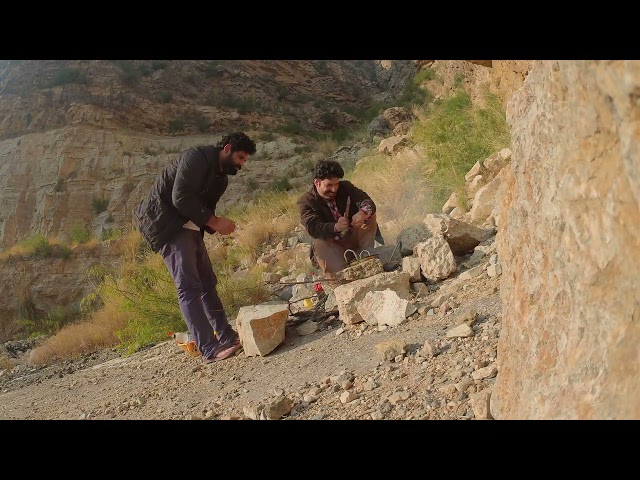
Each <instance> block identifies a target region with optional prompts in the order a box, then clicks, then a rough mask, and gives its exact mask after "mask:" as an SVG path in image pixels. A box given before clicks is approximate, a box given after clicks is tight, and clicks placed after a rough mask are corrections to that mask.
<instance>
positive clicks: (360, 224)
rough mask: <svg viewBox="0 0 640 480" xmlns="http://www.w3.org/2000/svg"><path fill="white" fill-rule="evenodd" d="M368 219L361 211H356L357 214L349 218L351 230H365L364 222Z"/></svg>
mask: <svg viewBox="0 0 640 480" xmlns="http://www.w3.org/2000/svg"><path fill="white" fill-rule="evenodd" d="M367 218H369V216H368V215H367V214H366V213H364V212H363V211H362V210H358V213H356V214H354V215H353V217H351V225H352V226H353V228H367V226H366V225H365V223H364V221H365V220H366V219H367Z"/></svg>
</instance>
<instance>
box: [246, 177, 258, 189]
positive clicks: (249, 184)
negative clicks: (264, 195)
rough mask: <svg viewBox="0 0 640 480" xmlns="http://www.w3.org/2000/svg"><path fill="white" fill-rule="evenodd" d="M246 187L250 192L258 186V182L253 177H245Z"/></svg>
mask: <svg viewBox="0 0 640 480" xmlns="http://www.w3.org/2000/svg"><path fill="white" fill-rule="evenodd" d="M247 188H248V189H249V190H250V191H252V192H253V191H255V190H256V189H257V188H258V182H257V181H256V179H255V178H247Z"/></svg>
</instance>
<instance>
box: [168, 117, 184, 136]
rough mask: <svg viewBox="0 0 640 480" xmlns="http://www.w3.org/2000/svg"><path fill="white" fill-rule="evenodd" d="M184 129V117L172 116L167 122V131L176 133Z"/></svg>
mask: <svg viewBox="0 0 640 480" xmlns="http://www.w3.org/2000/svg"><path fill="white" fill-rule="evenodd" d="M183 130H184V119H182V118H174V119H173V120H171V121H170V122H169V133H178V132H182V131H183Z"/></svg>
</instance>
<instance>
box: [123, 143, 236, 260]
mask: <svg viewBox="0 0 640 480" xmlns="http://www.w3.org/2000/svg"><path fill="white" fill-rule="evenodd" d="M220 150H221V148H219V147H215V146H213V145H209V146H200V147H194V148H190V149H188V150H185V151H184V152H182V153H180V154H179V155H177V156H176V158H175V159H174V160H173V161H172V162H171V163H170V164H169V165H167V166H166V167H165V169H164V170H163V172H162V173H161V175H160V176H158V179H157V180H156V182H155V183H154V185H153V187H152V188H151V192H150V193H149V195H148V196H147V198H146V199H145V200H143V201H142V203H140V205H138V206H137V207H136V208H135V210H134V214H135V218H136V221H137V224H138V229H139V230H140V233H141V234H142V236H143V237H144V239H145V240H146V241H147V242H148V243H149V245H150V246H151V248H152V249H153V250H154V251H156V252H157V251H159V250H160V249H161V248H162V247H163V246H164V245H166V244H167V243H168V242H169V241H171V239H172V238H173V236H174V235H175V234H176V233H177V232H178V231H179V230H180V229H181V228H183V226H184V224H185V223H187V222H188V221H189V220H191V221H192V222H193V223H195V224H196V225H197V226H198V227H200V231H201V232H202V235H204V229H205V227H204V224H205V222H206V221H207V220H209V218H210V217H211V215H213V214H214V212H215V209H216V204H217V203H218V201H219V200H220V197H222V194H223V193H224V192H225V190H226V189H227V185H228V184H229V180H228V178H227V174H226V173H223V172H221V171H220V159H219V153H220ZM206 228H207V231H209V232H211V230H210V229H208V227H206Z"/></svg>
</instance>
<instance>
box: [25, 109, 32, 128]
mask: <svg viewBox="0 0 640 480" xmlns="http://www.w3.org/2000/svg"><path fill="white" fill-rule="evenodd" d="M31 118H32V116H31V112H27V113H26V115H25V116H24V121H25V123H26V124H27V127H28V126H29V124H30V123H31Z"/></svg>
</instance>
